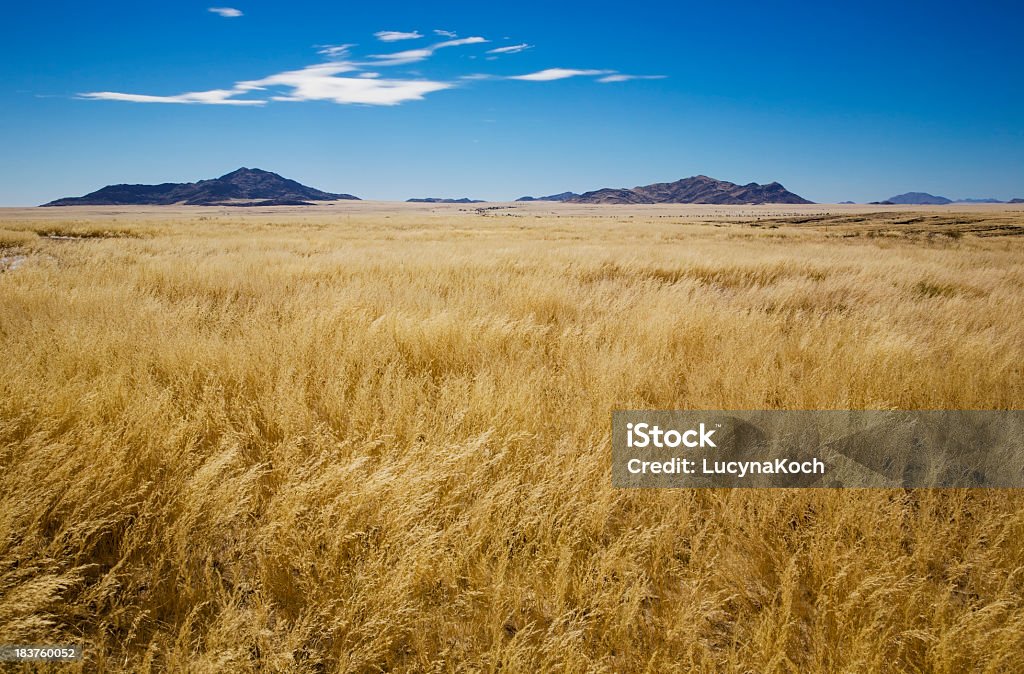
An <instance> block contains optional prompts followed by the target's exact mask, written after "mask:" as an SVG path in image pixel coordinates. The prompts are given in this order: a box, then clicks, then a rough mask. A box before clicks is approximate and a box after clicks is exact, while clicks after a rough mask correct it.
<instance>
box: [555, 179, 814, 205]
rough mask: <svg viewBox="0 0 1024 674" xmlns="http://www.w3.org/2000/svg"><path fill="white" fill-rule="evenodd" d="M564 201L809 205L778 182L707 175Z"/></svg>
mask: <svg viewBox="0 0 1024 674" xmlns="http://www.w3.org/2000/svg"><path fill="white" fill-rule="evenodd" d="M566 201H568V202H571V203H576V204H810V203H813V202H811V201H808V200H807V199H804V198H803V197H801V196H799V195H796V194H793V193H792V192H790V191H789V190H787V189H786V188H785V187H783V186H782V185H780V184H779V183H775V182H773V183H768V184H767V185H760V184H758V183H749V184H747V185H737V184H735V183H731V182H728V181H726V180H715V179H714V178H709V177H707V176H694V177H692V178H683V179H682V180H677V181H676V182H674V183H654V184H653V185H644V186H642V187H634V188H632V189H626V188H610V187H606V188H604V189H600V190H595V191H593V192H585V193H583V194H581V195H579V196H576V197H571V198H569V199H566Z"/></svg>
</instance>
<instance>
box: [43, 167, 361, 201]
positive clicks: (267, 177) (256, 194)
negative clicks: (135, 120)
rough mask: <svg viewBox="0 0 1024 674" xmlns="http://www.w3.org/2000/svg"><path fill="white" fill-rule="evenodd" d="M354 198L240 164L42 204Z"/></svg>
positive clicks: (101, 190) (107, 189)
mask: <svg viewBox="0 0 1024 674" xmlns="http://www.w3.org/2000/svg"><path fill="white" fill-rule="evenodd" d="M357 198H358V197H354V196H352V195H351V194H332V193H330V192H323V191H321V190H318V189H314V188H312V187H307V186H306V185H303V184H302V183H299V182H296V181H294V180H289V179H288V178H284V177H282V176H280V175H278V174H276V173H272V172H270V171H264V170H262V169H257V168H253V169H251V168H246V167H244V166H243V167H242V168H240V169H237V170H235V171H232V172H231V173H226V174H224V175H222V176H221V177H220V178H213V179H210V180H200V181H199V182H195V183H162V184H160V185H108V186H107V187H104V188H102V189H99V190H97V191H95V192H92V193H90V194H87V195H85V196H84V197H68V198H65V199H58V200H56V201H51V202H50V203H48V204H44V206H134V205H142V206H170V205H174V204H183V205H186V206H253V205H260V206H276V205H304V204H308V203H309V202H312V201H334V200H336V199H357Z"/></svg>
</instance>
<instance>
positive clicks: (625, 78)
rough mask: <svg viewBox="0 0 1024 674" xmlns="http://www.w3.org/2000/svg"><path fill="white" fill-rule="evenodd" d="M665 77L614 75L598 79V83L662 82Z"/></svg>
mask: <svg viewBox="0 0 1024 674" xmlns="http://www.w3.org/2000/svg"><path fill="white" fill-rule="evenodd" d="M663 79H665V75H622V74H620V73H616V74H615V75H608V76H606V77H600V78H598V80H597V81H598V82H601V83H604V84H608V83H609V82H629V81H631V80H663Z"/></svg>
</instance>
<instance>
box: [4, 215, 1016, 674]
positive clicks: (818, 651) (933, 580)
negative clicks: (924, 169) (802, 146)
mask: <svg viewBox="0 0 1024 674" xmlns="http://www.w3.org/2000/svg"><path fill="white" fill-rule="evenodd" d="M46 210H47V214H46V215H45V216H33V217H28V216H20V215H17V214H8V215H5V216H3V219H0V256H2V260H0V270H2V271H0V643H28V644H70V643H74V644H81V645H82V646H83V649H84V659H83V660H82V661H80V662H78V663H73V664H70V665H61V666H59V668H60V670H61V671H90V672H91V671H111V672H120V671H132V672H150V671H175V672H249V671H264V672H335V671H340V672H383V671H401V672H456V671H474V672H548V671H553V672H692V671H697V672H719V671H726V672H816V671H824V672H946V673H950V674H953V673H959V672H965V671H978V672H1012V671H1021V669H1022V668H1024V495H1022V494H1020V493H1017V492H1012V491H995V490H975V491H968V490H741V489H740V490H623V489H614V488H612V485H611V475H610V461H611V447H610V429H611V413H612V411H613V410H615V409H725V410H728V409H741V410H742V409H946V408H958V409H974V408H977V409H1016V408H1020V407H1022V405H1024V236H1019V234H1021V233H1022V232H1024V224H1022V220H1021V217H1020V215H1019V214H1017V215H1013V214H1012V213H1008V212H1006V211H996V210H992V211H984V212H979V213H975V214H965V215H962V216H957V217H955V218H952V219H951V220H949V221H945V220H943V219H942V217H939V216H935V215H933V214H930V213H929V212H924V213H918V214H915V213H907V212H901V213H899V214H893V213H890V212H879V213H870V212H862V213H857V214H846V215H837V216H835V217H811V216H806V217H797V215H798V214H791V215H784V214H775V215H771V214H754V213H739V212H736V213H734V214H733V215H732V216H728V215H722V214H708V215H707V216H706V217H705V216H700V217H697V216H694V215H690V216H687V217H682V216H680V217H676V216H675V215H673V214H672V213H671V212H669V211H661V210H649V211H644V210H642V209H632V210H630V209H628V208H623V209H622V210H616V209H615V208H614V207H612V208H606V209H592V210H591V211H587V212H569V211H566V212H564V213H562V212H559V211H558V210H557V209H553V210H549V211H545V210H539V209H535V210H530V209H528V208H526V209H493V210H485V209H480V210H475V209H465V210H458V209H456V208H449V209H441V208H438V209H423V210H418V211H412V210H409V209H402V208H398V207H395V209H394V210H393V212H389V211H385V210H380V211H375V210H373V209H364V210H359V208H358V207H355V206H353V207H352V208H351V209H350V210H337V209H336V212H332V211H328V210H326V209H320V210H313V211H302V210H301V209H291V210H289V209H284V210H282V211H281V212H280V213H279V214H274V213H270V212H253V213H248V214H238V211H232V212H231V213H228V211H227V210H225V209H209V210H203V209H198V210H196V209H193V210H189V209H178V210H177V211H174V212H173V213H171V214H164V215H159V216H158V215H145V214H136V215H131V214H129V215H120V216H116V217H115V216H112V215H104V214H102V213H100V212H96V211H82V212H80V213H76V212H73V211H58V210H56V209H54V210H51V209H46ZM197 213H202V215H198V214H197ZM947 219H948V218H947Z"/></svg>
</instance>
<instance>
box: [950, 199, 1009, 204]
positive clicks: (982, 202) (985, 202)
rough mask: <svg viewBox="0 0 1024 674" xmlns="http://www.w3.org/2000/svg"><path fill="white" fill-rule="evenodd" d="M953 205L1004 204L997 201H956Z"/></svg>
mask: <svg viewBox="0 0 1024 674" xmlns="http://www.w3.org/2000/svg"><path fill="white" fill-rule="evenodd" d="M955 203H958V204H1002V203H1005V202H1003V201H1000V200H999V199H957V200H956V202H955Z"/></svg>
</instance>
